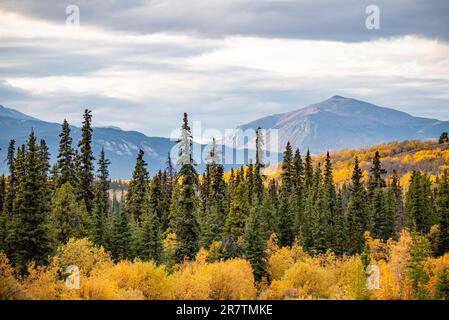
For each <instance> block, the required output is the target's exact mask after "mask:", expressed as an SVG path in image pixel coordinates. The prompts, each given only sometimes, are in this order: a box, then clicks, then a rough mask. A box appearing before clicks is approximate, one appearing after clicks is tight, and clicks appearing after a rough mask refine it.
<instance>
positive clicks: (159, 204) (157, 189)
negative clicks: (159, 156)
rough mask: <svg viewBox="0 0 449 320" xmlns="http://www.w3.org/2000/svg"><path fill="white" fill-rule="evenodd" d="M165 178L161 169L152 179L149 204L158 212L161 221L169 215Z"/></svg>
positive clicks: (157, 215)
mask: <svg viewBox="0 0 449 320" xmlns="http://www.w3.org/2000/svg"><path fill="white" fill-rule="evenodd" d="M163 179H164V178H163V173H162V171H160V170H159V171H158V173H157V174H156V175H155V176H154V177H153V179H152V180H151V183H150V188H149V193H150V194H149V201H150V203H149V205H150V208H151V210H152V211H153V212H154V213H155V214H156V217H157V218H158V221H159V223H160V222H161V221H162V220H165V219H166V215H167V212H166V210H167V205H166V203H164V197H165V195H164V190H163Z"/></svg>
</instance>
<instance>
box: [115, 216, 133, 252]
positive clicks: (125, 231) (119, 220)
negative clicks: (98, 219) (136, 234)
mask: <svg viewBox="0 0 449 320" xmlns="http://www.w3.org/2000/svg"><path fill="white" fill-rule="evenodd" d="M131 238H132V234H131V228H130V224H129V219H128V216H127V214H126V212H124V211H123V210H119V211H118V212H117V213H116V214H115V216H114V217H113V222H112V235H111V253H112V257H113V258H114V259H115V260H116V261H118V260H122V259H127V258H129V257H130V256H131Z"/></svg>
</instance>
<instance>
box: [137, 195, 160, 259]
mask: <svg viewBox="0 0 449 320" xmlns="http://www.w3.org/2000/svg"><path fill="white" fill-rule="evenodd" d="M138 251H139V257H140V258H141V259H143V260H153V261H154V262H156V263H161V262H162V260H163V245H162V238H161V232H160V228H159V218H158V216H157V214H156V212H155V211H154V209H152V206H151V204H150V203H149V202H148V201H147V202H146V204H145V207H144V212H143V217H142V227H141V228H140V239H139V250H138Z"/></svg>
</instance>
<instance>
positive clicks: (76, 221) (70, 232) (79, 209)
mask: <svg viewBox="0 0 449 320" xmlns="http://www.w3.org/2000/svg"><path fill="white" fill-rule="evenodd" d="M49 217H50V219H49V220H50V224H51V228H52V232H53V233H54V236H55V238H56V239H57V240H58V241H59V242H62V243H66V242H67V241H68V240H69V238H71V237H75V238H81V237H84V236H87V235H89V229H90V225H91V221H90V219H89V216H88V214H87V210H86V206H85V204H84V202H82V201H79V200H78V199H77V195H76V190H75V188H74V187H73V186H72V185H71V184H70V182H66V183H64V184H63V185H61V186H60V187H59V188H57V189H56V191H55V194H54V195H53V198H52V202H51V212H50V215H49Z"/></svg>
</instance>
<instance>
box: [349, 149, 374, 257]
mask: <svg viewBox="0 0 449 320" xmlns="http://www.w3.org/2000/svg"><path fill="white" fill-rule="evenodd" d="M351 181H352V183H351V188H350V190H351V191H350V196H349V203H348V212H347V225H348V230H349V232H350V234H349V239H348V253H349V254H355V253H360V252H362V251H363V248H364V237H363V234H364V232H365V231H366V230H367V229H368V225H369V223H368V217H367V214H366V204H365V201H366V196H365V189H364V187H363V182H362V170H361V169H360V167H359V160H358V158H357V157H356V158H355V163H354V170H353V173H352V178H351Z"/></svg>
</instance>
